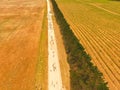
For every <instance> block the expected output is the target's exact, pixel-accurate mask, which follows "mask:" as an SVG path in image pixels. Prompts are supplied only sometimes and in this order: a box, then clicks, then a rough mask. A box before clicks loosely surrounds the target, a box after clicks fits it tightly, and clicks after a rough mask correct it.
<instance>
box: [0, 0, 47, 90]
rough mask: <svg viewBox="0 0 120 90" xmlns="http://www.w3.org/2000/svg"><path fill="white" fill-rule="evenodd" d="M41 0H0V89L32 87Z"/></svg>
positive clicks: (42, 5) (40, 17) (27, 89)
mask: <svg viewBox="0 0 120 90" xmlns="http://www.w3.org/2000/svg"><path fill="white" fill-rule="evenodd" d="M44 6H45V1H44V0H35V1H33V0H1V2H0V80H1V81H0V90H34V89H35V88H36V86H35V82H36V81H35V77H36V76H35V75H36V65H37V60H38V58H39V55H38V53H39V47H40V45H39V39H40V32H41V25H42V18H43V15H44Z"/></svg>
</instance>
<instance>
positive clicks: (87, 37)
mask: <svg viewBox="0 0 120 90" xmlns="http://www.w3.org/2000/svg"><path fill="white" fill-rule="evenodd" d="M71 1H72V0H71ZM63 2H64V3H63ZM90 3H91V2H90ZM92 3H94V2H92ZM101 4H103V6H104V3H101ZM108 4H109V3H108ZM58 5H59V7H60V9H61V11H62V12H63V14H64V16H65V18H66V19H67V21H68V23H69V24H70V26H71V28H72V30H73V32H74V33H75V35H76V36H77V38H78V39H79V40H80V42H81V44H82V45H83V46H84V47H85V50H86V51H87V53H88V54H90V56H91V58H92V62H93V63H94V64H95V65H97V67H98V68H99V70H100V71H101V72H102V73H103V75H104V78H105V80H106V81H107V82H108V86H109V87H110V90H113V89H114V90H118V89H119V88H120V40H119V37H120V24H119V23H120V17H119V16H118V15H116V14H115V13H114V14H113V13H111V12H116V11H114V10H111V9H109V10H107V11H106V9H107V8H105V9H103V8H102V9H101V8H98V7H95V6H92V5H89V3H88V2H86V1H84V2H83V1H82V0H79V2H77V1H73V2H70V3H68V1H67V0H66V2H65V1H60V0H58ZM111 5H112V4H111ZM119 5H120V4H119ZM101 6H102V5H101ZM109 6H110V5H109ZM71 7H72V8H71ZM108 11H109V12H108ZM110 11H111V12H110ZM116 13H119V12H116Z"/></svg>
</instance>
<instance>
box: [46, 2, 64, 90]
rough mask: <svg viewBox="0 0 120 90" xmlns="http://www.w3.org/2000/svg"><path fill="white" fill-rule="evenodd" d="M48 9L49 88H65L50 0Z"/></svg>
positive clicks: (55, 89)
mask: <svg viewBox="0 0 120 90" xmlns="http://www.w3.org/2000/svg"><path fill="white" fill-rule="evenodd" d="M47 9H48V90H65V89H64V88H63V86H62V78H61V71H60V64H59V59H58V51H57V45H56V39H55V35H54V28H53V21H52V13H51V8H50V1H49V0H47Z"/></svg>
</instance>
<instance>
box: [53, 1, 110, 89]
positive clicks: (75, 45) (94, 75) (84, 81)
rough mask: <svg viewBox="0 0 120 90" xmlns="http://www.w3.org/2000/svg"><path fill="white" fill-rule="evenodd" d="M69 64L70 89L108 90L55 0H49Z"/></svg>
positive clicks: (101, 75)
mask: <svg viewBox="0 0 120 90" xmlns="http://www.w3.org/2000/svg"><path fill="white" fill-rule="evenodd" d="M51 2H52V5H53V11H54V15H55V18H56V21H57V23H58V25H59V27H60V32H61V35H62V39H63V42H64V46H65V50H66V53H67V61H68V63H69V66H70V88H71V90H108V89H109V88H108V87H107V82H105V81H104V80H103V74H102V73H101V72H100V71H99V70H98V68H97V67H96V66H94V65H93V64H92V63H91V58H90V56H89V55H88V54H87V53H86V52H85V50H84V47H83V46H82V45H81V44H80V41H79V40H78V39H77V38H76V36H75V35H74V33H73V32H72V30H71V28H70V27H69V24H68V23H67V21H66V20H65V18H64V16H63V14H62V12H61V11H60V9H59V7H58V5H57V3H56V1H55V0H51Z"/></svg>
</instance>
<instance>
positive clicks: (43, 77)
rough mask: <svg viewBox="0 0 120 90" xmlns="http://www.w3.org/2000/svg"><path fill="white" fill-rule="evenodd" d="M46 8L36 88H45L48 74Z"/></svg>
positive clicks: (37, 89) (38, 89)
mask: <svg viewBox="0 0 120 90" xmlns="http://www.w3.org/2000/svg"><path fill="white" fill-rule="evenodd" d="M47 40H48V38H47V9H46V7H45V11H44V17H43V23H42V31H41V35H40V41H39V49H40V50H39V55H38V56H39V57H38V62H37V67H36V90H47V88H48V87H47V81H48V80H47V76H48V74H47V73H48V72H47V71H48V67H47V66H48V65H47V59H48V44H47Z"/></svg>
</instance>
